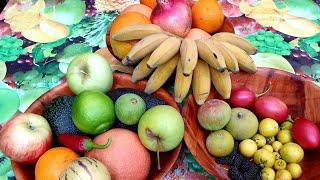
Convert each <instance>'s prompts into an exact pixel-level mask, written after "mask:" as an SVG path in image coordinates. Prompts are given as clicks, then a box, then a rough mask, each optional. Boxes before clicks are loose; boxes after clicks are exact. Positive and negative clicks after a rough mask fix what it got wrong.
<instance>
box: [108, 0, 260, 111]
mask: <svg viewBox="0 0 320 180" xmlns="http://www.w3.org/2000/svg"><path fill="white" fill-rule="evenodd" d="M128 8H131V7H130V6H129V7H128ZM124 12H125V13H122V14H121V15H120V16H118V17H117V18H116V19H115V20H114V22H113V23H112V25H111V27H110V38H109V41H110V45H111V48H112V51H113V53H114V55H115V56H117V57H118V58H119V59H122V63H123V64H124V65H128V66H131V65H133V66H135V69H134V71H133V75H132V82H136V81H139V80H142V79H146V78H148V83H147V86H146V88H145V90H144V91H145V92H146V93H147V94H152V93H153V92H155V91H156V90H157V89H159V88H160V87H161V86H162V85H163V84H164V83H165V82H166V81H167V80H168V79H169V78H170V76H171V75H172V74H174V72H176V73H175V83H174V96H175V100H176V102H179V103H180V102H182V101H183V99H184V98H185V97H186V96H187V94H188V92H189V89H190V87H192V90H193V95H194V98H195V100H196V102H197V104H199V105H201V104H203V103H204V102H205V100H206V99H207V98H208V96H209V92H210V87H211V81H212V83H213V85H214V87H215V88H216V90H217V91H218V92H219V94H220V95H221V96H222V97H223V98H224V99H229V98H230V93H231V79H230V72H229V71H231V72H233V73H237V72H239V69H240V70H243V71H245V72H248V73H255V72H256V71H257V68H256V66H255V64H254V61H253V60H252V59H251V57H250V56H249V55H252V54H254V53H255V52H256V48H255V47H254V46H253V45H252V44H251V43H250V42H249V41H248V40H246V39H245V38H242V37H240V36H238V35H236V34H233V33H229V32H218V31H219V29H220V28H221V27H222V26H223V22H224V16H223V13H222V10H221V7H220V5H219V4H218V2H217V1H215V0H201V1H197V2H195V3H194V4H188V3H187V2H186V1H184V0H168V1H167V0H166V1H164V0H157V6H155V7H154V9H153V10H152V11H151V10H150V12H148V13H146V12H145V11H142V12H141V13H139V10H137V12H126V10H124ZM143 14H144V15H143ZM150 14H151V15H150ZM191 27H193V28H192V29H191ZM213 33H215V34H213ZM210 34H213V35H212V36H211V35H210ZM175 70H176V71H175Z"/></svg>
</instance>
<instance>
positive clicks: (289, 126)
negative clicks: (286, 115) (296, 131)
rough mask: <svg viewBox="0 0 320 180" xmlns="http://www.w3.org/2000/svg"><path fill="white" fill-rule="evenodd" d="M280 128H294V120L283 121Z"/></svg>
mask: <svg viewBox="0 0 320 180" xmlns="http://www.w3.org/2000/svg"><path fill="white" fill-rule="evenodd" d="M280 129H281V130H285V129H287V130H291V129H292V122H290V121H285V122H283V123H282V124H281V126H280Z"/></svg>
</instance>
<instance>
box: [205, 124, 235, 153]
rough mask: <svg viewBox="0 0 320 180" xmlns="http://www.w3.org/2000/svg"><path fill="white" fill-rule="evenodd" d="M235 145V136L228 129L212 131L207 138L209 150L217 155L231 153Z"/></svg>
mask: <svg viewBox="0 0 320 180" xmlns="http://www.w3.org/2000/svg"><path fill="white" fill-rule="evenodd" d="M233 146H234V140H233V137H232V135H231V134H230V133H229V132H228V131H226V130H218V131H215V132H212V133H211V134H210V135H209V136H208V137H207V139H206V147H207V150H208V151H209V153H210V154H211V155H213V156H216V157H223V156H227V155H229V154H230V153H231V152H232V150H233Z"/></svg>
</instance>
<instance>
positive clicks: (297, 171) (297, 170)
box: [286, 163, 302, 179]
mask: <svg viewBox="0 0 320 180" xmlns="http://www.w3.org/2000/svg"><path fill="white" fill-rule="evenodd" d="M286 169H287V170H288V171H289V172H290V174H291V176H292V178H294V179H298V178H299V177H300V176H301V174H302V169H301V166H300V165H299V164H297V163H290V164H288V166H287V168H286Z"/></svg>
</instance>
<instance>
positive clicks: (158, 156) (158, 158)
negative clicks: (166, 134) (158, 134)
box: [157, 139, 161, 170]
mask: <svg viewBox="0 0 320 180" xmlns="http://www.w3.org/2000/svg"><path fill="white" fill-rule="evenodd" d="M159 151H160V148H159V139H157V165H158V170H160V169H161V165H160V152H159Z"/></svg>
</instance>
